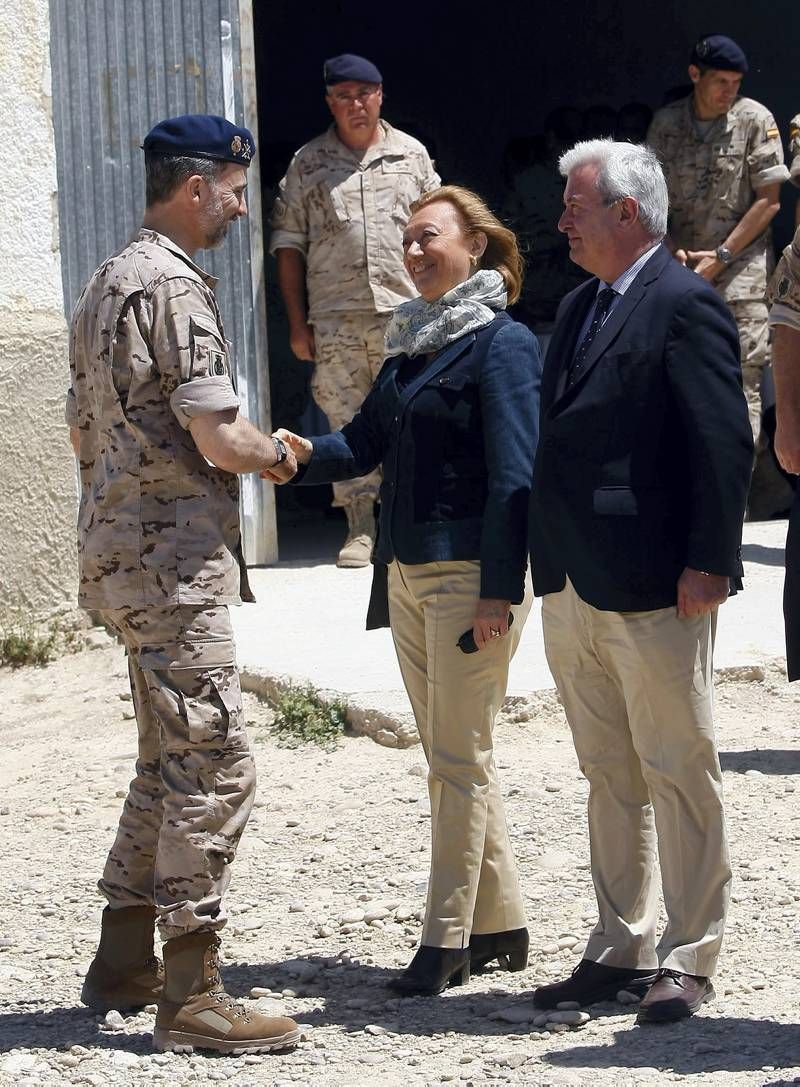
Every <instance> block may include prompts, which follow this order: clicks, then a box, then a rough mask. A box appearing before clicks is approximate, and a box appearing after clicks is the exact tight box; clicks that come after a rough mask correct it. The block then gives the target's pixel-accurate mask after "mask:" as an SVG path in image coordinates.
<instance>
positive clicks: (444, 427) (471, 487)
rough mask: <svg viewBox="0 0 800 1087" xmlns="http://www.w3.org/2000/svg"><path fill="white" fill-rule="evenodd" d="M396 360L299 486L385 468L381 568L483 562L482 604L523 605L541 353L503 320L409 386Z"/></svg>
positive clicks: (320, 450) (448, 350) (317, 445)
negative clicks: (399, 380) (403, 382)
mask: <svg viewBox="0 0 800 1087" xmlns="http://www.w3.org/2000/svg"><path fill="white" fill-rule="evenodd" d="M406 361H407V357H406V356H405V355H399V356H396V357H394V358H390V359H388V360H387V361H386V362H385V363H384V366H383V369H382V370H381V372H380V373H379V374H378V377H377V378H376V379H375V384H374V385H373V387H372V390H371V391H370V393H369V395H368V396H367V398H366V400H365V401H364V403H363V404H362V406H361V410H360V411H359V412H358V414H357V415H356V416H355V417H354V418H353V420H352V421H351V422H350V423H348V424H347V425H346V426H344V427H342V429H341V430H339V431H337V432H336V433H335V434H329V435H325V436H324V437H316V438H312V439H311V440H312V442H313V444H314V453H313V456H312V458H311V461H310V462H309V464H308V466H307V467H306V469H305V471H301V473H298V476H297V477H296V481H297V482H298V483H302V484H310V483H332V482H335V481H337V480H343V479H353V478H354V477H356V476H362V475H365V474H366V473H368V472H371V471H372V469H373V468H375V467H377V466H378V465H379V464H380V465H382V467H383V482H382V483H381V489H380V502H381V506H380V523H379V531H378V542H377V544H376V549H375V556H374V558H375V560H376V561H377V562H385V563H388V562H391V560H392V559H393V558H397V559H398V560H399V561H400V562H403V563H409V564H415V563H423V562H443V561H446V560H448V559H462V560H463V559H477V560H479V561H480V564H481V596H482V597H485V598H486V597H488V598H496V599H499V600H510V601H511V602H512V603H519V602H520V601H521V600H522V598H523V596H524V591H525V590H524V582H525V570H526V567H527V547H526V536H527V511H528V502H529V497H530V487H531V475H532V472H533V460H534V455H535V453H536V439H537V432H538V416H539V383H540V377H541V368H542V364H541V355H540V352H539V345H538V342H537V340H536V337H535V336H534V335H533V333H532V332H530V331H529V330H528V329H527V328H525V326H524V325H521V324H518V323H517V322H516V321H514V320H512V318H511V317H509V316H508V314H506V313H499V314H498V315H497V316H496V317H495V318H494V320H493V321H492V322H491V323H490V324H489V325H486V326H485V327H484V328H481V329H479V330H478V331H477V332H470V333H467V334H466V335H464V336H462V337H461V338H460V339H458V340H456V341H455V342H454V343H451V344H449V345H448V346H447V347H445V348H443V349H442V350H441V351H440V352H439V353H438V354H437V355H435V356H434V358H433V359H431V360H430V361H429V362H426V361H425V360H424V359H423V358H419V359H417V360H416V361H417V363H418V365H419V372H418V373H417V374H416V375H415V376H414V377H413V378H412V380H411V381H410V382H409V383H407V384H406V385H405V387H404V388H403V389H402V390H401V389H399V388H398V385H397V382H396V379H395V375H396V374H397V371H398V369H399V367H400V366H402V365H403V363H405V362H406Z"/></svg>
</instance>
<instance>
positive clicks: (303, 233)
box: [270, 54, 440, 566]
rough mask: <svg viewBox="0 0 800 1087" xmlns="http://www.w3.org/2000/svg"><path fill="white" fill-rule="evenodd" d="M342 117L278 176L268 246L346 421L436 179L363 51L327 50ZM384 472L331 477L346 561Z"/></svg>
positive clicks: (328, 76) (330, 407) (334, 415)
mask: <svg viewBox="0 0 800 1087" xmlns="http://www.w3.org/2000/svg"><path fill="white" fill-rule="evenodd" d="M323 75H324V79H325V88H326V99H325V100H326V102H327V104H328V108H329V109H330V111H331V113H332V114H333V124H332V125H331V126H330V128H329V129H328V130H327V132H324V133H323V134H322V135H321V136H317V137H316V138H315V139H313V140H311V141H310V142H309V143H307V144H306V145H305V146H304V147H301V148H300V150H299V151H298V152H297V154H296V155H295V156H294V158H293V159H292V161H291V163H290V164H289V168H288V170H287V172H286V176H285V177H284V179H283V180H282V181H281V184H280V192H279V195H278V197H277V199H276V201H275V205H274V209H273V213H272V230H273V233H272V240H271V243H270V251H271V252H272V253H274V254H275V255H276V256H277V261H278V281H279V284H280V289H281V294H282V295H283V300H284V303H285V305H286V310H287V316H288V319H289V335H290V342H291V347H292V351H293V352H294V354H295V355H296V356H297V358H298V359H308V360H311V361H313V362H314V363H315V364H316V365H315V367H314V376H313V378H312V381H311V391H312V394H313V396H314V399H315V400H316V402H317V404H318V405H319V407H320V408H321V409H322V411H323V412H324V413H325V415H326V416H327V418H328V423H329V424H330V427H331V430H338V429H339V428H340V427H341V426H343V425H344V424H345V423H346V422H349V420H350V419H352V417H353V415H354V414H355V413H356V412H357V411H358V409H359V408H360V407H361V403H362V401H363V400H364V397H365V396H366V395H367V393H368V392H369V389H370V386H371V385H372V381H373V379H374V378H375V376H376V375H377V373H378V370H379V369H380V367H381V366H382V365H383V360H384V358H385V351H384V344H383V336H384V331H385V328H386V324H387V322H388V320H389V317H390V316H391V313H392V311H393V310H394V309H395V307H396V306H397V305H399V303H401V302H405V301H406V300H407V299H409V298H413V297H415V296H416V293H417V292H416V291H415V290H414V287H413V285H412V283H411V280H410V279H409V277H408V274H407V273H406V271H405V268H404V267H403V250H402V241H401V239H402V232H403V228H404V227H405V225H406V222H407V221H408V218H409V215H410V206H411V204H412V203H413V202H414V201H415V200H416V199H418V198H419V197H420V196H421V195H422V194H423V193H426V192H428V191H430V190H431V189H436V188H438V187H439V184H440V181H439V176H438V174H437V173H436V171H435V169H434V167H433V163H432V162H431V159H430V156H429V155H428V152H427V151H426V150H425V148H424V147H423V145H422V144H421V143H420V142H419V141H418V140H415V139H414V138H413V137H411V136H408V135H406V134H405V133H404V132H400V131H398V130H397V129H396V128H393V127H392V126H391V125H389V124H387V122H386V121H384V120H382V119H381V116H380V112H381V105H382V102H383V77H382V75H381V73H380V72H379V71H378V69H377V68H376V67H375V65H374V64H372V63H371V62H370V61H368V60H366V59H365V58H364V57H357V56H353V55H351V54H344V55H343V56H340V57H333V58H332V59H331V60H327V61H326V62H325V66H324V71H323ZM378 482H379V476H378V473H377V472H372V473H370V475H368V476H366V477H364V478H363V479H357V480H350V481H348V482H346V483H336V484H335V485H334V489H333V490H334V505H337V506H343V507H344V509H345V512H346V514H347V522H348V534H347V539H346V540H345V543H344V546H343V547H342V549H341V551H340V552H339V557H338V565H339V566H366V565H367V563H368V562H369V559H370V553H371V551H372V544H373V542H374V538H375V521H374V502H375V498H376V496H377V491H378Z"/></svg>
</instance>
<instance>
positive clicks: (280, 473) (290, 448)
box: [258, 427, 314, 483]
mask: <svg viewBox="0 0 800 1087" xmlns="http://www.w3.org/2000/svg"><path fill="white" fill-rule="evenodd" d="M271 437H273V438H278V439H279V440H280V441H282V442H283V443H284V445H285V446H286V453H287V457H286V460H284V461H282V462H281V463H280V464H273V465H272V466H271V467H270V468H262V469H261V471H260V472H259V473H258V474H259V476H260V477H261V478H262V479H268V480H270V481H271V482H272V483H288V482H289V480H290V479H292V478H293V477H294V476H295V475H297V467H298V465H300V464H308V462H309V461H310V460H311V454H312V453H313V452H314V446H313V445H312V444H311V442H310V441H309V440H308V438H303V437H301V436H300V435H299V434H294V433H292V431H291V430H284V429H283V427H281V428H280V429H279V430H276V431H275V432H274V433H273V434H272V435H271Z"/></svg>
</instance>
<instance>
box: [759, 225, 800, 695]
mask: <svg viewBox="0 0 800 1087" xmlns="http://www.w3.org/2000/svg"><path fill="white" fill-rule="evenodd" d="M767 302H768V303H769V304H770V311H769V323H770V328H771V330H772V337H773V340H772V372H773V375H774V377H775V424H776V425H775V455H776V457H777V458H778V460H779V462H780V464H781V466H782V468H783V469H784V470H785V471H787V472H790V473H791V474H792V475H798V474H800V227H798V229H797V232H796V233H795V236H794V240H793V241H792V243H791V245H788V246H787V247H786V248H785V249H784V251H783V255H782V257H781V259H780V261H779V262H778V267H777V268H776V269H775V274H774V275H773V277H772V279H771V280H770V284H769V289H768V291H767ZM783 615H784V623H785V627H786V671H787V674H788V677H789V680H790V682H791V681H794V680H796V679H800V490H798V489H795V496H794V503H793V505H792V512H791V514H790V516H789V530H788V533H787V536H786V577H785V581H784V589H783Z"/></svg>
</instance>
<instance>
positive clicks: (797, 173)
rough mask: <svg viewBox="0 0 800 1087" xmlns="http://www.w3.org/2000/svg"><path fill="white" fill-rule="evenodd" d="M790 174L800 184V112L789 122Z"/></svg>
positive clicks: (794, 181) (796, 183)
mask: <svg viewBox="0 0 800 1087" xmlns="http://www.w3.org/2000/svg"><path fill="white" fill-rule="evenodd" d="M789 174H790V175H791V178H792V182H793V183H794V184H795V185H797V186H800V113H798V114H797V116H796V117H792V119H791V121H790V122H789Z"/></svg>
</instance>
